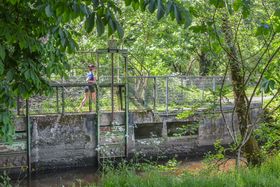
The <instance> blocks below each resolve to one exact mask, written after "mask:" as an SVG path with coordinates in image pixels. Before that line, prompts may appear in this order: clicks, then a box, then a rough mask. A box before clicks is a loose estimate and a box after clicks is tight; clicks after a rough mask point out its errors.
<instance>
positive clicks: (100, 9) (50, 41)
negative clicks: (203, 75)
mask: <svg viewBox="0 0 280 187" xmlns="http://www.w3.org/2000/svg"><path fill="white" fill-rule="evenodd" d="M125 5H126V6H130V5H131V6H132V7H133V8H134V9H135V10H136V9H141V10H142V11H146V10H148V11H149V12H151V13H153V12H157V19H161V18H162V17H164V16H166V15H171V17H172V18H173V19H176V21H177V23H178V24H185V23H188V22H189V13H188V11H187V10H186V9H184V8H182V6H180V4H178V3H176V2H174V1H171V0H167V1H163V0H140V1H139V0H125ZM0 10H1V13H0V14H1V16H0V33H1V34H0V41H1V44H0V80H1V83H0V90H1V91H0V103H1V105H0V129H1V132H0V136H1V137H2V138H4V139H5V140H6V141H11V139H12V134H13V132H14V129H13V125H12V121H13V117H12V116H13V111H12V110H13V108H14V107H15V101H16V98H17V97H18V96H19V95H21V96H23V97H24V98H28V97H29V96H30V95H32V94H34V93H41V92H46V91H48V90H49V87H48V82H47V79H48V78H50V77H51V76H52V75H53V74H59V75H61V76H64V70H65V69H67V68H68V67H69V66H68V63H67V58H66V54H67V53H71V52H74V51H75V50H76V49H77V48H78V45H77V42H76V41H75V40H74V39H73V36H75V35H77V34H78V33H77V32H76V30H75V27H74V26H73V24H71V23H77V24H78V25H80V26H83V27H84V28H85V30H86V31H87V32H88V33H91V32H92V30H93V29H94V28H95V29H96V31H97V34H98V36H101V35H102V34H103V33H104V32H105V28H107V30H108V34H109V35H112V34H113V33H115V32H117V34H118V36H119V37H120V38H122V37H123V35H124V32H123V28H122V26H121V24H120V22H119V21H118V20H117V19H116V15H118V14H120V13H121V12H122V11H121V9H120V7H119V4H118V1H114V0H102V1H100V0H93V1H91V0H70V1H69V0H61V1H55V0H36V1H28V0H27V1H20V0H3V1H1V2H0Z"/></svg>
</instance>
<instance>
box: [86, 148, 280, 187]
mask: <svg viewBox="0 0 280 187" xmlns="http://www.w3.org/2000/svg"><path fill="white" fill-rule="evenodd" d="M90 186H93V187H94V186H104V187H118V186H119V187H142V186H143V187H149V186H152V187H157V186H159V187H177V186H178V187H187V186H190V187H204V186H205V187H209V186H210V187H212V186H213V187H219V186H226V187H250V186H252V187H262V186H263V187H277V186H280V154H279V155H277V156H275V157H273V158H269V159H268V160H267V161H266V162H265V163H263V164H262V165H261V166H259V167H254V168H241V169H240V170H239V171H235V170H231V171H228V172H221V171H213V170H212V171H200V172H199V173H197V174H191V173H188V172H186V173H183V174H181V175H175V173H174V172H172V171H170V172H166V171H162V170H159V169H158V167H147V168H146V169H145V170H144V171H142V172H139V171H137V170H136V169H135V168H134V167H125V166H122V167H120V168H119V169H110V170H109V171H108V172H106V174H104V175H103V177H102V178H101V180H100V182H99V183H98V184H92V185H90Z"/></svg>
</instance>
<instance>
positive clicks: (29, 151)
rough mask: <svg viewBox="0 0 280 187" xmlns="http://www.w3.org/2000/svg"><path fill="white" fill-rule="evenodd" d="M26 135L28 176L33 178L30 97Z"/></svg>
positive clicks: (27, 109)
mask: <svg viewBox="0 0 280 187" xmlns="http://www.w3.org/2000/svg"><path fill="white" fill-rule="evenodd" d="M25 107H26V111H25V112H26V116H25V117H26V119H25V120H26V136H27V140H26V149H27V155H26V157H27V158H26V160H27V167H28V168H27V172H28V177H29V178H31V172H32V168H31V133H30V120H29V102H28V99H26V105H25Z"/></svg>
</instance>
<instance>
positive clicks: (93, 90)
mask: <svg viewBox="0 0 280 187" xmlns="http://www.w3.org/2000/svg"><path fill="white" fill-rule="evenodd" d="M89 91H90V92H95V87H94V86H86V87H85V92H86V93H87V92H89Z"/></svg>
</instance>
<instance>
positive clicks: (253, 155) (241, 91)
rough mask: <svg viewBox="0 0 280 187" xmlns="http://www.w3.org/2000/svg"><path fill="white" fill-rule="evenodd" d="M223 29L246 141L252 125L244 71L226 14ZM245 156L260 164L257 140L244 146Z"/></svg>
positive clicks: (240, 122) (240, 128) (237, 111)
mask: <svg viewBox="0 0 280 187" xmlns="http://www.w3.org/2000/svg"><path fill="white" fill-rule="evenodd" d="M222 21H223V22H222V29H223V33H224V37H225V42H226V45H227V53H228V59H229V67H230V72H231V79H232V86H233V92H234V101H235V106H236V114H237V118H238V127H239V130H240V133H241V137H242V139H243V140H244V138H246V131H247V130H248V125H249V124H250V118H249V116H248V115H246V113H247V112H246V111H247V108H248V107H247V105H248V104H247V102H246V93H245V85H244V77H243V73H244V69H243V68H242V66H241V62H240V61H239V58H238V54H237V49H236V46H235V44H234V40H233V33H232V29H231V27H230V21H229V18H228V15H227V14H224V16H223V20H222ZM243 150H244V153H245V154H244V156H245V157H246V158H247V160H248V162H249V163H250V164H253V165H256V164H259V163H260V149H259V146H258V144H257V141H256V139H255V138H254V137H253V136H251V137H250V138H249V140H248V141H247V142H246V144H245V146H244V149H243Z"/></svg>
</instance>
